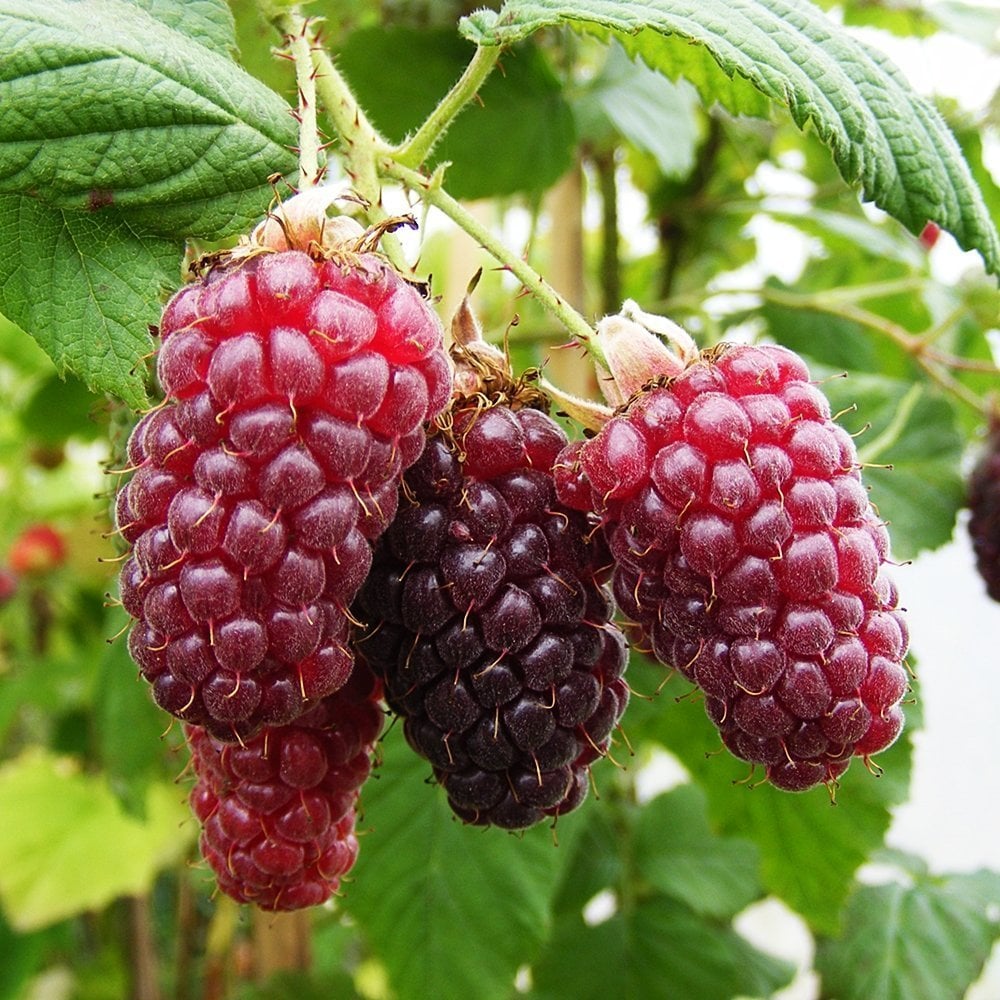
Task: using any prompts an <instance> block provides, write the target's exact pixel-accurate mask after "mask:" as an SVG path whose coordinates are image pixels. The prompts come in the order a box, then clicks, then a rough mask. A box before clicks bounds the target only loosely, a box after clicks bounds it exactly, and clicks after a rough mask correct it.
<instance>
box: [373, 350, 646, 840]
mask: <svg viewBox="0 0 1000 1000" xmlns="http://www.w3.org/2000/svg"><path fill="white" fill-rule="evenodd" d="M459 356H460V357H461V354H460V355H459ZM493 387H494V389H496V384H495V383H493ZM496 395H497V396H498V397H502V398H511V397H510V394H509V393H507V392H502V391H497V392H496ZM514 399H515V400H516V399H517V396H516V394H515V395H514ZM565 444H566V437H565V434H564V433H563V431H562V430H561V429H560V428H559V426H558V425H557V424H556V423H555V422H554V421H552V420H551V419H550V418H549V417H547V416H546V415H545V414H544V413H543V412H541V411H540V410H537V409H533V408H531V407H526V406H520V405H519V403H517V402H515V403H514V405H513V406H509V405H505V404H503V403H499V402H495V401H494V402H492V403H491V402H488V401H485V399H484V397H480V398H479V399H478V400H477V399H473V398H470V397H462V398H461V399H459V400H456V402H455V403H454V404H453V408H452V410H451V411H450V412H449V414H448V415H447V420H445V421H443V427H442V429H441V430H440V431H439V432H438V433H436V434H434V435H432V436H431V437H430V438H429V441H428V444H427V449H426V451H425V452H424V454H423V456H422V457H421V458H420V460H419V461H418V462H417V463H416V464H415V465H414V466H413V468H412V469H410V470H409V472H407V473H406V475H405V476H404V479H403V486H402V498H401V501H400V507H399V512H398V513H397V515H396V519H395V521H394V522H393V524H392V525H391V526H390V528H389V530H388V531H387V532H386V534H385V536H383V538H382V539H381V541H380V542H379V543H378V545H377V546H376V551H375V559H374V562H373V565H372V571H371V574H370V575H369V577H368V580H367V582H366V584H365V586H364V587H363V588H362V591H361V594H360V595H359V600H358V602H357V603H356V605H355V607H356V609H357V616H358V617H359V618H361V619H363V620H365V621H367V622H368V623H369V629H368V631H367V633H366V634H364V635H363V636H362V637H361V638H360V641H359V643H358V650H359V652H360V653H361V655H362V657H363V658H364V659H366V660H367V661H368V662H369V663H371V665H372V666H373V668H374V669H375V670H376V672H377V673H379V674H380V676H381V677H382V678H383V680H384V683H385V687H386V700H387V702H388V704H389V707H390V708H391V709H392V710H393V711H394V712H395V713H397V715H399V716H401V717H402V719H403V723H404V733H405V735H406V738H407V740H408V742H409V743H410V745H411V746H412V747H413V748H414V749H415V750H416V751H417V752H418V753H419V754H421V755H422V756H423V757H425V758H426V759H427V760H428V761H430V763H431V764H432V766H433V769H434V774H435V776H436V778H437V780H438V782H439V783H440V784H441V785H442V786H443V787H444V790H445V792H446V793H447V795H448V801H449V804H450V805H451V808H452V809H453V811H454V812H455V813H456V814H457V815H458V816H459V817H460V818H462V819H463V820H465V821H466V822H469V823H474V824H480V825H495V826H500V827H505V828H508V829H521V828H524V827H528V826H531V825H533V824H534V823H537V822H539V821H540V820H541V819H543V818H544V817H546V816H558V815H560V814H562V813H565V812H568V811H570V810H571V809H574V808H576V807H577V806H578V805H579V804H580V803H581V802H582V801H583V799H584V798H585V796H586V794H587V783H588V768H589V766H590V764H591V763H592V762H593V761H594V760H595V759H596V758H598V757H600V756H602V755H603V754H605V753H606V752H607V749H608V746H609V743H610V739H611V734H612V731H613V730H614V728H615V726H616V725H617V724H618V722H619V720H620V719H621V715H622V712H623V711H624V709H625V705H626V703H627V701H628V688H627V686H626V684H625V681H624V680H623V678H622V675H623V672H624V670H625V665H626V659H627V650H626V646H625V642H624V639H623V637H622V635H621V633H620V632H619V630H618V629H617V628H616V627H615V626H614V625H613V624H612V622H611V616H612V612H613V608H612V602H611V601H610V599H609V595H608V593H607V592H606V591H605V589H604V588H603V587H602V585H601V582H600V573H601V567H602V566H603V567H605V569H606V563H607V553H606V550H605V549H604V547H603V544H602V543H601V540H600V536H599V533H596V534H595V532H594V530H593V528H594V525H593V523H592V522H591V521H590V520H588V519H587V517H586V516H584V515H583V514H581V513H579V512H576V511H572V510H568V509H566V508H565V507H563V506H562V505H560V504H558V503H557V502H556V498H555V488H554V485H553V480H552V467H553V464H554V462H555V459H556V456H557V454H558V453H559V452H560V450H561V449H562V448H563V446H564V445H565Z"/></svg>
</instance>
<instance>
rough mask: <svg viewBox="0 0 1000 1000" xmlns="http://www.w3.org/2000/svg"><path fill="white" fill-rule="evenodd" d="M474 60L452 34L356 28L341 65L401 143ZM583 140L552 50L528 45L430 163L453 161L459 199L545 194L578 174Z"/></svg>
mask: <svg viewBox="0 0 1000 1000" xmlns="http://www.w3.org/2000/svg"><path fill="white" fill-rule="evenodd" d="M403 53H405V58H401V54H403ZM471 54H472V53H471V50H470V48H469V46H468V45H467V44H466V43H464V42H463V41H462V40H461V39H460V38H457V37H455V35H454V33H453V32H451V31H418V30H416V29H412V28H401V27H396V28H392V27H376V28H370V29H361V30H358V31H355V32H353V33H352V34H351V35H350V36H349V37H348V38H347V40H346V42H345V44H344V45H343V46H342V47H341V48H340V49H339V50H338V53H337V64H338V66H339V67H340V69H341V70H342V71H343V73H344V76H345V77H346V78H347V80H348V81H349V83H350V84H351V86H352V87H353V88H354V89H355V91H356V92H357V94H358V98H359V100H360V102H361V104H362V106H363V107H364V108H365V109H366V111H367V112H368V113H369V114H370V116H371V119H372V121H373V123H374V124H375V125H376V126H377V127H378V128H379V130H380V131H381V132H383V133H384V134H385V135H386V136H387V137H388V138H389V139H392V140H393V141H400V140H402V139H403V138H404V136H405V135H406V134H407V133H408V132H410V131H412V130H414V129H415V128H416V127H417V126H418V125H420V123H421V122H422V121H423V119H424V118H425V117H426V116H427V115H428V114H429V113H430V112H431V111H432V110H433V109H434V107H435V105H436V104H437V102H438V101H439V100H440V99H441V97H442V96H443V95H444V94H445V93H446V92H447V90H448V88H449V87H451V85H452V84H453V83H454V82H455V81H456V80H457V79H458V78H459V76H460V75H461V73H462V71H463V70H464V68H465V66H466V65H467V63H468V61H469V58H470V56H471ZM414 66H419V67H420V71H419V73H414V71H413V67H414ZM575 138H576V135H575V129H574V125H573V115H572V112H571V110H570V107H569V105H568V103H567V102H566V100H565V98H564V97H563V94H562V88H561V86H560V84H559V81H558V80H557V79H556V77H555V75H554V74H553V72H552V70H551V68H550V67H549V65H548V62H547V60H546V58H545V56H544V54H543V53H542V52H541V51H540V50H539V49H538V47H537V46H535V45H532V44H527V45H521V46H518V47H517V48H515V49H513V50H512V51H511V52H509V53H505V54H504V56H503V61H502V72H501V71H499V70H498V71H496V72H494V73H493V75H492V76H490V77H489V78H488V79H487V80H486V82H485V83H484V84H483V86H482V88H481V89H480V91H479V96H478V100H477V102H476V103H474V104H472V105H470V107H468V108H467V109H466V110H465V111H463V113H462V114H461V115H460V116H459V117H458V119H457V120H456V121H455V122H454V124H453V125H452V126H451V128H450V129H449V131H448V132H447V133H446V134H445V136H444V138H443V139H442V140H441V142H440V143H439V144H438V145H437V146H436V147H435V150H434V155H433V157H432V159H431V163H430V164H428V166H434V165H437V164H441V163H448V164H450V166H449V167H448V172H447V175H446V179H445V184H446V186H447V188H448V191H449V192H450V193H451V194H452V195H454V196H455V197H456V198H468V199H475V198H491V197H496V196H500V195H508V194H515V193H521V192H528V193H537V192H541V191H544V190H545V189H546V188H548V187H550V186H551V185H552V184H553V183H554V182H555V181H556V180H558V179H559V177H561V176H562V174H563V173H565V172H566V170H567V169H569V167H570V165H571V163H572V156H573V148H574V143H575Z"/></svg>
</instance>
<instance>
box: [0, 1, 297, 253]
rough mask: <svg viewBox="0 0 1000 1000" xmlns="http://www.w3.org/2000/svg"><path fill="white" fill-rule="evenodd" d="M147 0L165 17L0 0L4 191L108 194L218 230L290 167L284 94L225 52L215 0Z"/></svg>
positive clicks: (148, 211) (161, 219) (107, 200)
mask: <svg viewBox="0 0 1000 1000" xmlns="http://www.w3.org/2000/svg"><path fill="white" fill-rule="evenodd" d="M154 6H155V10H156V13H157V15H158V17H160V18H163V20H159V19H157V17H154V16H152V15H151V14H148V13H146V12H145V11H143V10H141V9H140V8H138V7H137V6H136V5H135V4H132V3H127V2H125V0H90V2H88V3H87V4H79V3H73V2H70V0H51V2H49V3H46V4H44V5H42V4H32V5H27V6H26V5H25V4H23V3H20V2H18V0H0V47H2V49H3V51H4V53H5V62H4V66H3V71H2V73H0V106H3V107H5V108H8V109H10V110H11V112H12V113H9V114H7V115H5V116H4V118H3V120H2V123H0V193H26V194H28V193H30V194H31V195H32V196H33V197H35V198H39V199H42V200H43V201H46V202H47V203H49V204H51V205H53V206H55V207H57V208H61V209H67V210H79V211H84V210H89V211H92V212H94V213H95V214H101V213H102V212H103V211H104V210H105V209H106V207H107V206H109V205H112V204H113V205H115V206H116V207H117V208H119V209H124V210H126V211H127V212H128V213H129V218H130V221H131V222H132V223H133V224H134V225H139V226H144V227H146V228H148V229H150V230H152V231H155V232H159V233H164V234H167V235H196V236H202V237H208V238H219V237H221V236H224V235H227V234H230V233H233V232H237V231H239V230H240V229H243V228H246V227H247V226H248V225H249V224H250V222H252V221H253V220H255V219H256V218H258V217H259V216H260V215H261V214H263V210H264V209H265V208H266V206H267V203H268V200H269V197H270V186H269V185H268V180H267V179H268V177H269V176H270V175H271V174H273V173H276V172H281V173H284V174H285V175H286V176H288V177H289V178H292V177H293V176H294V173H295V170H296V162H295V157H294V156H293V155H292V153H291V152H290V149H289V147H290V146H294V145H295V144H296V129H295V126H294V122H293V121H292V118H291V116H290V115H289V114H288V106H287V105H286V104H285V102H284V101H282V100H281V98H280V97H278V96H277V94H275V93H274V92H273V91H272V90H269V89H268V88H267V87H265V86H264V85H263V84H261V83H259V82H258V81H257V80H255V79H254V78H253V77H251V76H249V75H248V74H247V73H245V72H244V71H243V70H242V69H240V68H239V67H238V66H237V65H236V64H235V63H234V62H232V60H231V59H229V58H227V57H226V56H224V55H220V54H219V52H218V51H217V49H218V47H219V44H220V42H221V32H220V31H219V28H218V25H215V26H214V27H212V29H211V30H209V29H208V28H207V27H206V24H207V23H210V22H211V20H212V19H211V17H208V16H207V15H209V14H213V13H214V14H215V15H216V16H217V13H218V12H217V10H215V6H216V5H214V4H212V5H210V6H209V7H201V6H199V7H198V8H197V13H196V14H195V16H193V17H192V18H191V19H190V20H192V21H194V27H193V28H192V26H191V24H190V23H189V18H188V14H187V13H185V12H184V11H182V10H180V9H179V8H178V5H176V4H170V3H166V2H162V0H160V2H155V4H154ZM181 28H183V29H184V30H180V29H181ZM187 31H193V34H194V35H195V37H192V36H191V35H190V34H188V33H187ZM196 38H197V39H200V40H196ZM202 41H206V42H208V43H209V44H202Z"/></svg>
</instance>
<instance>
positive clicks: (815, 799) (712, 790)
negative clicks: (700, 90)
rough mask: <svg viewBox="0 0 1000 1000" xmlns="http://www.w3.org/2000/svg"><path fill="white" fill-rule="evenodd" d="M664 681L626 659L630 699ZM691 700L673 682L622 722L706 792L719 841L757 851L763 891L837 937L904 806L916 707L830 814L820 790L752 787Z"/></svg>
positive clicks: (855, 774)
mask: <svg viewBox="0 0 1000 1000" xmlns="http://www.w3.org/2000/svg"><path fill="white" fill-rule="evenodd" d="M663 673H664V668H663V667H658V666H656V665H653V664H650V663H649V662H648V661H645V660H644V659H643V658H641V657H639V656H635V655H633V657H632V663H631V665H630V667H629V674H630V681H631V683H632V685H633V687H635V688H636V690H638V691H647V692H651V691H654V690H656V688H657V686H658V685H660V684H661V683H662V680H663ZM691 691H692V686H691V684H690V683H689V682H687V681H685V680H683V679H681V678H678V677H677V676H675V677H674V678H672V679H671V680H670V681H669V682H667V683H666V684H665V685H664V687H663V689H662V691H661V692H660V694H659V695H658V696H657V697H656V698H654V699H653V700H651V701H646V700H644V699H642V698H635V699H633V700H632V702H631V703H630V705H629V712H628V715H627V716H626V719H625V727H626V730H627V732H628V734H629V738H630V739H631V740H632V741H633V742H636V741H640V740H643V739H647V740H653V741H655V742H657V743H660V744H661V745H663V746H665V747H666V748H667V749H668V750H670V751H671V752H672V753H674V754H675V755H676V756H677V758H678V759H679V760H680V761H681V763H682V764H683V765H684V766H685V767H686V768H687V770H688V771H689V772H690V774H691V775H692V777H693V778H694V779H695V780H696V782H697V783H698V785H699V787H700V788H701V789H702V790H703V791H704V793H705V795H706V798H707V800H708V812H709V817H710V819H711V821H712V824H713V826H714V828H715V829H716V830H717V832H718V833H719V834H721V835H724V836H728V837H740V838H745V839H747V840H750V841H752V842H753V843H754V845H755V846H756V848H757V850H758V852H759V856H760V877H761V880H762V882H763V885H764V888H765V889H766V890H767V891H769V892H771V893H773V894H774V895H776V896H778V897H779V898H781V899H783V900H784V901H785V902H786V903H788V904H789V906H791V907H792V908H793V909H794V910H796V911H797V912H799V913H800V914H802V916H803V917H805V919H806V920H807V921H808V922H809V924H810V925H811V926H813V927H814V928H816V929H819V930H825V931H828V932H830V933H832V932H834V931H835V930H836V928H837V926H838V921H839V918H840V908H841V906H842V904H843V902H844V900H845V899H846V898H847V895H848V892H849V891H850V888H851V884H852V879H853V876H854V873H855V872H856V871H857V869H858V867H859V866H860V865H861V864H862V863H864V862H865V861H866V860H867V859H868V856H869V855H870V853H871V852H872V851H873V850H874V849H875V848H877V847H878V846H879V845H880V844H881V843H882V840H883V838H884V837H885V834H886V831H887V830H888V828H889V823H890V820H891V809H892V807H893V806H895V805H898V804H899V803H900V802H902V801H904V800H905V798H906V795H907V791H908V787H909V777H910V757H911V749H912V748H911V745H910V737H909V731H912V730H913V729H914V728H917V727H918V725H919V719H920V712H919V705H908V706H907V708H906V712H907V727H908V732H907V733H904V735H903V737H902V738H901V739H900V740H899V741H898V742H897V744H896V745H895V746H893V747H892V748H891V749H889V750H887V751H886V752H885V753H882V754H880V755H879V756H878V758H877V763H878V764H879V765H880V766H881V767H882V768H883V769H884V771H883V773H882V774H881V776H880V777H875V776H874V775H872V774H869V773H868V772H867V770H866V769H865V766H864V764H863V763H862V762H861V761H860V760H856V761H854V762H853V764H852V765H851V767H850V768H849V769H848V771H847V773H846V774H845V775H844V777H843V778H842V779H841V781H840V787H839V789H838V790H837V795H836V804H833V803H832V802H831V799H830V795H829V793H828V792H827V790H826V789H825V788H824V787H822V786H820V787H817V788H813V789H811V790H810V791H808V792H803V793H800V794H792V793H788V792H782V791H779V790H778V789H776V788H773V787H771V786H770V785H766V784H759V783H757V784H754V783H753V782H752V781H750V780H749V779H750V777H751V775H750V766H749V765H748V764H746V763H744V762H743V761H740V760H737V759H736V758H734V757H731V756H730V755H729V754H728V753H726V752H725V751H723V750H722V743H721V740H720V739H719V736H718V733H717V731H716V730H715V727H714V726H713V725H712V723H711V722H710V721H709V720H708V718H707V717H706V715H705V711H704V709H703V708H702V706H701V704H700V702H698V701H697V700H694V699H693V698H692V696H691ZM678 700H679V703H678ZM757 778H758V779H759V778H760V772H759V770H758V772H757ZM734 785H735V787H734ZM748 785H749V787H748Z"/></svg>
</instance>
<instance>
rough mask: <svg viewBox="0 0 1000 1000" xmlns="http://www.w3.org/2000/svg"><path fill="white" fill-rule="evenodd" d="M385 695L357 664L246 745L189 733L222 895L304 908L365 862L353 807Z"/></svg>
mask: <svg viewBox="0 0 1000 1000" xmlns="http://www.w3.org/2000/svg"><path fill="white" fill-rule="evenodd" d="M380 695H381V689H380V685H379V683H378V681H377V680H376V679H375V677H374V676H373V675H372V673H371V672H370V671H369V670H368V669H367V668H365V667H364V666H363V665H361V664H359V665H358V666H357V667H356V668H355V670H354V672H353V673H352V675H351V678H350V680H349V681H348V682H347V684H346V685H345V686H344V687H342V688H341V689H340V690H339V691H337V692H336V693H334V694H332V695H328V696H327V697H326V698H323V699H322V700H321V701H319V702H317V703H316V704H315V705H314V706H313V707H312V708H310V709H309V711H308V712H306V713H305V714H304V715H303V716H302V717H301V718H299V719H298V720H297V721H296V722H294V723H293V724H291V725H287V726H278V727H275V728H273V729H266V730H264V731H263V732H261V733H258V735H257V736H256V737H254V738H253V739H251V740H249V741H247V742H246V743H245V744H243V745H234V744H230V743H222V742H220V741H219V740H216V739H214V738H213V737H212V736H211V734H210V733H209V732H208V731H207V730H205V729H203V728H202V727H200V726H191V725H187V726H185V727H184V728H185V735H186V737H187V741H188V745H189V746H190V748H191V758H192V762H193V766H194V772H195V775H196V778H197V781H196V784H195V786H194V788H193V789H192V791H191V796H190V800H191V806H192V809H193V810H194V813H195V815H196V816H197V818H198V820H199V822H200V823H201V825H202V832H201V840H200V843H201V852H202V855H203V857H204V858H205V860H206V861H207V862H208V864H209V865H210V866H211V868H212V870H213V871H214V873H215V876H216V879H217V880H218V884H219V888H220V889H222V891H223V892H225V893H226V894H227V895H229V896H231V897H232V898H233V899H235V900H237V902H240V903H253V904H254V905H256V906H258V907H260V908H261V909H264V910H296V909H300V908H303V907H307V906H316V905H317V904H319V903H322V902H324V901H325V900H327V899H328V898H329V897H330V895H331V894H332V893H334V892H336V891H337V888H338V886H339V884H340V880H341V878H342V877H343V876H344V875H345V874H346V873H347V872H348V871H349V870H350V869H351V867H352V866H353V865H354V862H355V860H356V859H357V854H358V842H357V839H356V837H355V835H354V824H355V807H356V803H357V799H358V793H359V789H360V788H361V785H362V783H363V782H364V781H365V779H366V778H367V777H368V774H369V772H370V769H371V754H372V749H373V747H374V744H375V741H376V739H377V738H378V735H379V732H380V730H381V727H382V721H383V713H382V709H381V707H380V705H379V699H380Z"/></svg>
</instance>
